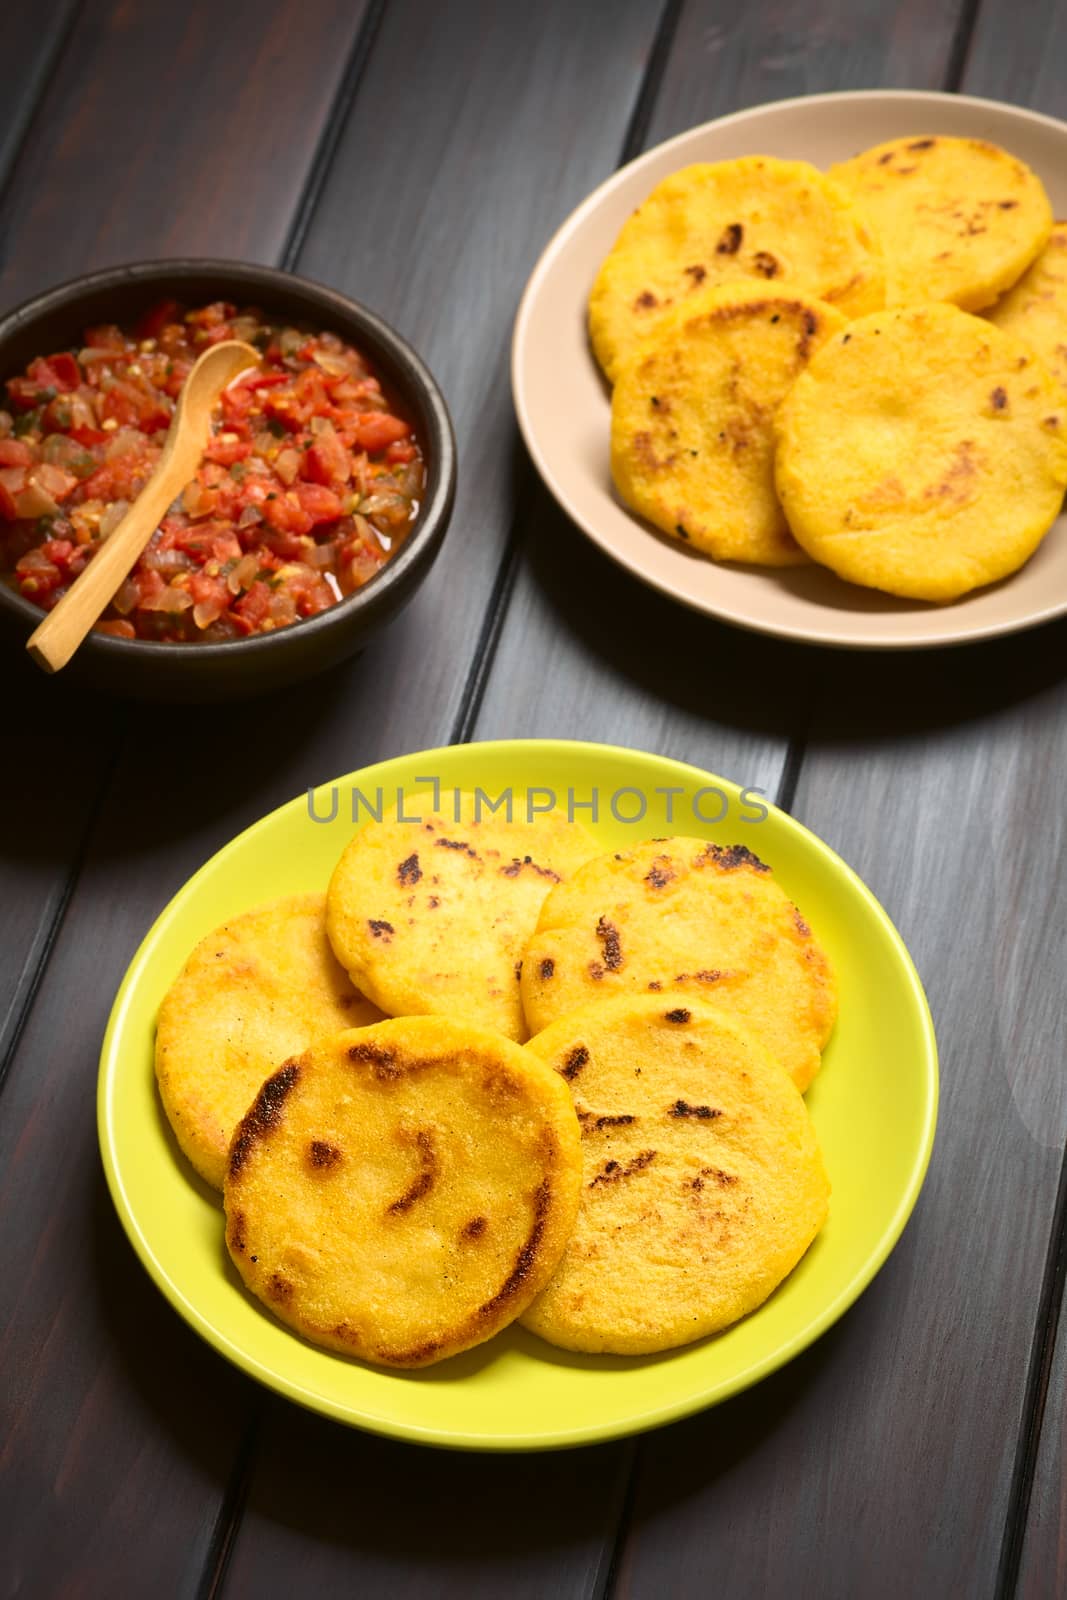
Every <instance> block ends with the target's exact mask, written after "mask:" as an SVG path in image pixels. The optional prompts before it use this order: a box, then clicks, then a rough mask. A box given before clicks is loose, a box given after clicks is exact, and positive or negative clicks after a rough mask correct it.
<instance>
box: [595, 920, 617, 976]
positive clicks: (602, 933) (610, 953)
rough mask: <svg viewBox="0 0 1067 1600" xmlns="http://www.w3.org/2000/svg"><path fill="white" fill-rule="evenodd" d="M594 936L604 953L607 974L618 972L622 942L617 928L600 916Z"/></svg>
mask: <svg viewBox="0 0 1067 1600" xmlns="http://www.w3.org/2000/svg"><path fill="white" fill-rule="evenodd" d="M596 936H597V938H598V939H599V940H600V947H601V949H602V951H603V953H604V955H603V959H604V966H605V967H606V968H607V970H608V972H618V970H619V968H620V967H621V966H622V941H621V939H620V938H619V930H618V928H617V927H616V926H615V924H614V923H613V922H609V921H608V919H607V917H605V916H601V917H600V919H599V921H598V922H597V925H596Z"/></svg>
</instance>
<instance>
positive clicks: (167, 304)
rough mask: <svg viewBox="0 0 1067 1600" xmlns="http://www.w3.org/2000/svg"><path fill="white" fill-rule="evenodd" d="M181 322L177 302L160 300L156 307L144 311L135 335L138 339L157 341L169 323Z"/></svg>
mask: <svg viewBox="0 0 1067 1600" xmlns="http://www.w3.org/2000/svg"><path fill="white" fill-rule="evenodd" d="M180 320H181V308H180V307H179V305H178V302H177V300H161V301H160V302H159V304H158V305H157V306H153V307H152V308H151V310H150V311H146V312H145V314H144V316H143V317H142V318H141V320H140V322H139V323H138V324H137V328H136V330H135V331H136V335H137V338H138V339H158V338H159V335H160V334H161V333H162V332H163V329H164V328H165V327H166V326H167V324H168V323H169V322H179V321H180Z"/></svg>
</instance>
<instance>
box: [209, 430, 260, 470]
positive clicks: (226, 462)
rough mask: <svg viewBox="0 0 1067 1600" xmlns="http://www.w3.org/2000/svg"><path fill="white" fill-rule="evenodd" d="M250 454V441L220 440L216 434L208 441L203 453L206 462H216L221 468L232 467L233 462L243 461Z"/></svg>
mask: <svg viewBox="0 0 1067 1600" xmlns="http://www.w3.org/2000/svg"><path fill="white" fill-rule="evenodd" d="M251 454H252V441H251V440H250V439H221V438H220V437H219V435H218V434H217V433H216V434H214V435H213V436H212V438H211V439H210V440H209V441H208V447H207V449H206V450H205V451H204V455H205V456H206V458H207V460H208V461H216V462H218V464H219V466H222V467H232V466H233V464H234V462H235V461H245V460H247V459H248V457H249V456H250V455H251Z"/></svg>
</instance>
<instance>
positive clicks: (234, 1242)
mask: <svg viewBox="0 0 1067 1600" xmlns="http://www.w3.org/2000/svg"><path fill="white" fill-rule="evenodd" d="M226 1237H227V1242H228V1243H229V1246H230V1249H231V1250H236V1251H238V1252H239V1253H240V1254H242V1255H243V1254H244V1248H245V1214H244V1212H243V1211H234V1212H233V1213H232V1214H231V1216H230V1219H229V1226H228V1228H227V1230H226Z"/></svg>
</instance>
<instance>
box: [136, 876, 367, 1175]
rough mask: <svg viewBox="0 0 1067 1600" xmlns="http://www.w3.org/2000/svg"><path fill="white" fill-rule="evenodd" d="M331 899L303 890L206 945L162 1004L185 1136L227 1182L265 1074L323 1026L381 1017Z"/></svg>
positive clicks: (166, 1090)
mask: <svg viewBox="0 0 1067 1600" xmlns="http://www.w3.org/2000/svg"><path fill="white" fill-rule="evenodd" d="M325 905H326V899H325V896H324V895H321V894H305V895H293V896H290V897H288V898H287V899H284V900H275V901H272V902H271V903H270V904H269V905H265V906H260V907H258V908H257V909H256V910H253V911H246V912H244V913H242V915H240V916H237V917H233V918H232V919H231V920H230V921H229V922H227V923H225V924H224V925H223V926H222V927H221V928H217V929H216V930H215V932H214V933H210V934H208V936H207V938H206V939H203V940H202V941H201V943H200V944H198V945H197V947H196V949H195V950H194V951H193V953H192V955H191V956H190V957H189V959H188V961H187V962H186V964H185V967H184V969H183V971H182V973H181V975H180V977H178V978H177V980H176V981H175V983H174V984H173V985H172V987H171V988H170V990H169V991H168V993H167V995H166V997H165V999H164V1001H163V1004H162V1006H161V1007H160V1012H159V1019H158V1025H157V1030H156V1077H157V1080H158V1082H159V1092H160V1097H161V1099H162V1101H163V1106H164V1109H165V1111H166V1113H167V1116H168V1118H169V1120H170V1124H171V1127H172V1128H173V1129H174V1134H175V1137H176V1138H177V1140H178V1143H179V1144H180V1145H181V1147H182V1150H183V1151H184V1152H185V1154H186V1155H187V1156H188V1158H189V1160H190V1161H191V1162H192V1164H193V1166H194V1167H195V1168H196V1170H197V1172H199V1173H200V1175H201V1177H202V1178H205V1179H206V1180H207V1182H208V1183H210V1184H212V1185H214V1187H215V1188H216V1189H221V1188H222V1181H223V1176H224V1174H225V1170H226V1152H227V1150H228V1148H229V1144H230V1138H231V1136H232V1134H233V1130H234V1128H235V1127H236V1126H237V1123H238V1121H239V1120H240V1118H241V1117H242V1116H243V1115H244V1113H245V1112H246V1111H247V1110H248V1107H249V1105H250V1104H251V1101H252V1098H253V1096H254V1095H255V1094H256V1092H257V1090H258V1089H259V1087H260V1085H261V1084H262V1082H263V1080H264V1078H266V1077H267V1076H268V1075H269V1074H270V1073H272V1072H273V1071H274V1069H275V1068H276V1067H278V1066H279V1065H280V1064H281V1063H282V1062H283V1061H284V1060H285V1058H286V1057H287V1056H290V1055H292V1054H293V1052H294V1051H297V1050H303V1049H304V1048H305V1046H306V1045H308V1044H310V1043H311V1041H312V1040H313V1039H314V1038H315V1037H316V1035H318V1034H320V1033H335V1032H336V1031H337V1030H338V1029H339V1028H348V1027H353V1026H362V1025H363V1024H364V1023H371V1022H376V1021H378V1020H379V1019H380V1017H381V1012H380V1011H379V1010H378V1008H377V1006H374V1005H372V1004H371V1003H370V1001H369V1000H366V999H364V997H363V996H362V995H360V994H357V993H356V992H355V991H354V990H353V987H352V982H351V979H350V978H349V977H348V974H347V973H346V972H345V970H344V968H343V967H342V966H341V965H340V964H339V963H338V961H337V960H336V959H335V957H334V955H333V953H332V951H331V949H330V946H329V942H328V940H327V938H326V921H325Z"/></svg>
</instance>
